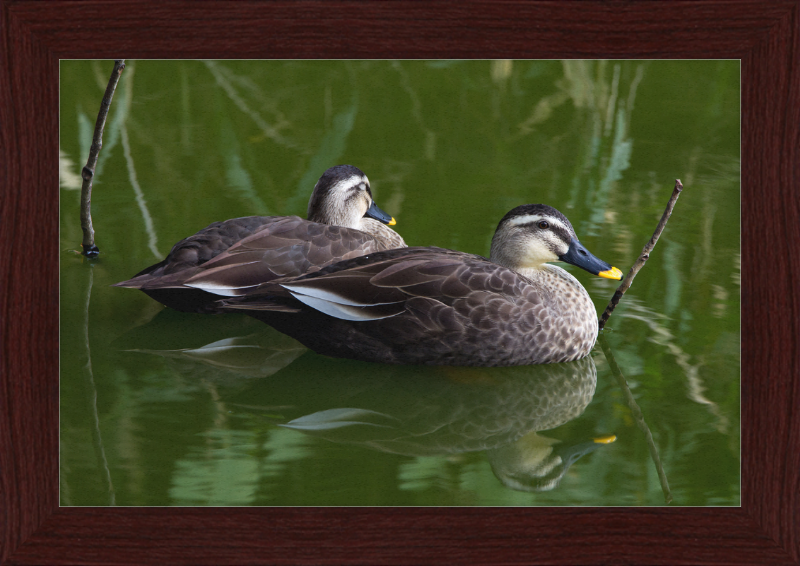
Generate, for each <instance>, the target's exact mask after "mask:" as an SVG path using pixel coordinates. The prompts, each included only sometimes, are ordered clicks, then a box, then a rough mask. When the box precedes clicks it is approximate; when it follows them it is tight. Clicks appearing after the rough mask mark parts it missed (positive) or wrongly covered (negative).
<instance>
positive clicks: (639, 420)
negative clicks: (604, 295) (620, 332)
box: [597, 334, 672, 505]
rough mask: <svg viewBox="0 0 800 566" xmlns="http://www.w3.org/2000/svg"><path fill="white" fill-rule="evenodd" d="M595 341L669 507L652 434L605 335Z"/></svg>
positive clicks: (668, 496) (665, 478)
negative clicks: (642, 436) (631, 416)
mask: <svg viewBox="0 0 800 566" xmlns="http://www.w3.org/2000/svg"><path fill="white" fill-rule="evenodd" d="M597 341H598V343H599V344H600V347H601V348H602V349H603V354H605V356H606V360H608V365H609V366H610V367H611V373H612V374H614V377H615V378H616V379H617V383H618V384H619V387H620V389H622V394H623V395H624V396H625V401H626V402H627V404H628V408H629V409H630V410H631V414H632V415H633V418H634V420H635V421H636V426H638V427H639V430H641V431H642V432H643V433H644V438H645V440H646V441H647V448H648V449H649V450H650V457H651V458H652V459H653V464H655V466H656V472H657V473H658V480H659V481H660V482H661V491H663V492H664V501H666V503H667V505H669V504H670V503H672V492H670V489H669V483H668V482H667V474H665V473H664V467H663V466H662V465H661V458H659V457H658V450H657V449H656V443H655V442H654V441H653V434H652V433H651V432H650V427H648V426H647V423H646V422H644V415H642V410H641V409H640V408H639V405H637V404H636V401H635V400H634V399H633V394H632V393H631V390H630V388H629V387H628V382H627V381H626V380H625V376H624V375H622V371H621V370H620V369H619V366H618V365H617V360H615V359H614V353H613V352H612V351H611V347H610V346H609V345H608V340H606V336H605V334H600V336H599V337H598V339H597Z"/></svg>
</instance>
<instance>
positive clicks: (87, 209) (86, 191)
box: [81, 59, 125, 257]
mask: <svg viewBox="0 0 800 566" xmlns="http://www.w3.org/2000/svg"><path fill="white" fill-rule="evenodd" d="M124 68H125V59H117V60H115V61H114V70H113V71H111V78H110V79H109V80H108V86H107V87H106V92H105V94H104V95H103V100H102V101H101V102H100V112H99V113H98V114H97V122H95V125H94V135H93V136H92V147H91V148H89V159H88V160H87V161H86V166H85V167H84V168H83V169H82V170H81V177H82V178H83V185H82V187H81V229H82V230H83V242H82V243H81V247H82V248H83V251H82V252H81V253H83V255H85V256H86V257H97V254H98V253H100V250H99V249H98V248H97V246H96V245H95V243H94V228H93V227H92V179H93V178H94V168H95V166H96V165H97V157H98V156H99V155H100V148H101V147H103V128H104V127H105V125H106V116H108V108H109V107H110V106H111V99H112V98H113V96H114V89H116V88H117V83H118V82H119V76H120V75H121V74H122V70H123V69H124Z"/></svg>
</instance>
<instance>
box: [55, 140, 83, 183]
mask: <svg viewBox="0 0 800 566" xmlns="http://www.w3.org/2000/svg"><path fill="white" fill-rule="evenodd" d="M75 167H76V165H75V162H74V161H72V159H70V158H69V155H67V154H66V152H65V151H64V150H63V149H61V148H60V147H59V148H58V183H59V186H60V187H61V188H62V189H67V190H70V191H76V190H79V189H80V188H81V183H82V181H81V176H80V175H78V174H77V173H75Z"/></svg>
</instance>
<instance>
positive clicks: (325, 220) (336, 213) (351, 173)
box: [308, 165, 397, 228]
mask: <svg viewBox="0 0 800 566" xmlns="http://www.w3.org/2000/svg"><path fill="white" fill-rule="evenodd" d="M365 217H366V218H373V219H375V220H377V221H379V222H382V223H383V224H387V225H389V226H394V225H395V224H396V223H397V222H396V221H395V219H394V218H392V217H391V216H390V215H389V214H387V213H385V212H384V211H383V210H381V209H380V208H378V206H377V205H376V204H375V201H374V200H373V198H372V191H371V190H370V186H369V179H367V176H366V175H365V174H364V173H363V172H362V171H361V170H360V169H358V168H357V167H353V166H352V165H336V166H335V167H331V168H330V169H328V170H327V171H325V173H323V175H322V177H320V179H319V181H317V184H316V185H315V186H314V192H313V193H312V194H311V200H309V202H308V219H309V220H311V221H312V222H319V223H322V224H330V225H335V226H346V227H348V228H359V227H360V226H361V222H362V219H363V218H365Z"/></svg>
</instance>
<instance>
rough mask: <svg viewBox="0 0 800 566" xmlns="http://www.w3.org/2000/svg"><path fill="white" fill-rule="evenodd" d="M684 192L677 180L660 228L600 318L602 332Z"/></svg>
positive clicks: (648, 255)
mask: <svg viewBox="0 0 800 566" xmlns="http://www.w3.org/2000/svg"><path fill="white" fill-rule="evenodd" d="M682 190H683V184H681V180H680V179H675V188H674V189H673V190H672V196H671V197H670V198H669V202H668V203H667V208H666V209H665V210H664V214H663V215H661V220H660V221H659V223H658V226H656V231H655V232H654V233H653V237H652V238H650V241H649V242H647V245H645V247H644V249H643V250H642V253H641V254H640V255H639V259H637V260H636V263H634V264H633V267H631V270H630V271H629V272H628V274H627V275H626V276H625V279H623V280H622V283H620V286H619V287H617V290H616V292H615V293H614V296H613V297H611V302H610V303H608V306H607V307H606V310H605V311H604V312H603V316H601V317H600V330H603V327H604V326H605V325H606V321H608V317H610V316H611V313H612V312H614V309H615V308H617V304H618V303H619V300H620V299H621V298H622V295H624V294H625V291H627V290H628V288H630V286H631V283H633V278H634V277H636V274H637V273H639V270H640V269H641V268H642V267H643V266H644V264H645V262H646V261H647V259H648V258H649V257H650V252H652V251H653V248H654V247H655V246H656V242H658V238H659V236H661V232H663V231H664V226H666V225H667V221H668V220H669V217H670V216H671V215H672V209H673V208H674V207H675V202H676V201H677V200H678V197H679V196H680V195H681V191H682Z"/></svg>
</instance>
